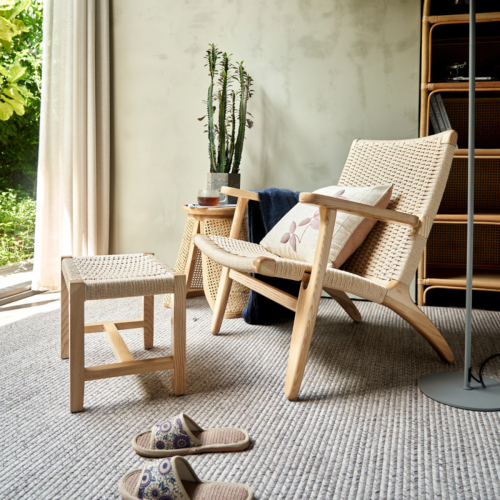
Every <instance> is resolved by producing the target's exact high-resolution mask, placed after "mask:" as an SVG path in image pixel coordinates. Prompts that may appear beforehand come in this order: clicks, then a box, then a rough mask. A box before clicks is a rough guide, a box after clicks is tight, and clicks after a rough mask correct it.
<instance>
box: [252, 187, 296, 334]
mask: <svg viewBox="0 0 500 500" xmlns="http://www.w3.org/2000/svg"><path fill="white" fill-rule="evenodd" d="M258 193H259V199H260V202H257V201H250V202H249V203H248V240H249V241H250V242H251V243H260V242H261V241H262V239H263V238H264V236H265V235H266V234H267V233H268V232H269V231H271V229H272V228H273V227H274V226H275V225H276V224H277V223H278V222H279V221H280V219H281V218H282V217H283V216H284V215H285V214H286V213H287V212H289V211H290V210H291V209H292V208H293V207H294V206H295V205H296V204H297V203H298V202H299V193H298V192H297V193H294V192H293V191H290V190H288V189H276V188H269V189H264V190H262V191H258ZM252 276H254V277H255V278H257V279H259V280H260V281H263V282H264V283H269V284H270V285H272V286H274V287H276V288H279V289H280V290H283V291H284V292H287V293H289V294H291V295H295V297H298V295H299V289H300V282H299V281H291V280H285V279H282V278H271V277H269V276H263V275H261V274H252ZM242 316H243V319H244V320H245V322H246V323H249V324H250V325H270V324H272V323H278V322H281V321H285V320H288V319H291V318H293V317H294V316H295V313H294V312H293V311H290V309H287V308H286V307H283V306H281V305H280V304H277V303H276V302H274V301H272V300H270V299H268V298H267V297H264V296H263V295H260V294H258V293H256V292H254V291H253V290H251V291H250V297H249V298H248V304H247V306H246V307H245V309H244V311H243V314H242Z"/></svg>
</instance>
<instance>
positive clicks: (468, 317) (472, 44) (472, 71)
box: [464, 0, 476, 390]
mask: <svg viewBox="0 0 500 500" xmlns="http://www.w3.org/2000/svg"><path fill="white" fill-rule="evenodd" d="M475 125H476V3H475V0H470V7H469V169H468V181H469V182H468V192H467V287H466V289H467V292H466V302H465V366H464V389H467V390H471V386H470V372H471V350H472V270H473V250H474V147H475V135H474V133H475Z"/></svg>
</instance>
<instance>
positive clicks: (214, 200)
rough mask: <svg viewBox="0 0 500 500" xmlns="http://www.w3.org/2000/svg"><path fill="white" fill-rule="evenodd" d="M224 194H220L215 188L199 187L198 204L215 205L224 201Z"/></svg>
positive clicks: (203, 205)
mask: <svg viewBox="0 0 500 500" xmlns="http://www.w3.org/2000/svg"><path fill="white" fill-rule="evenodd" d="M226 199H227V197H226V195H225V194H220V193H219V191H217V189H200V190H199V191H198V205H201V206H202V207H216V206H217V205H218V204H219V203H225V202H226Z"/></svg>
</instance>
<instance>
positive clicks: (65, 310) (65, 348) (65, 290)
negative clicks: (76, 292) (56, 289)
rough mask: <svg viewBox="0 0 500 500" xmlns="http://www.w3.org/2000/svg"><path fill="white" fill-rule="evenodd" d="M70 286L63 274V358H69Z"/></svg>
mask: <svg viewBox="0 0 500 500" xmlns="http://www.w3.org/2000/svg"><path fill="white" fill-rule="evenodd" d="M68 312H69V302H68V286H67V285H66V280H65V279H64V276H63V273H62V272H61V358H62V359H67V358H69V315H68Z"/></svg>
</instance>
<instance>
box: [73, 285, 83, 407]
mask: <svg viewBox="0 0 500 500" xmlns="http://www.w3.org/2000/svg"><path fill="white" fill-rule="evenodd" d="M84 311H85V284H84V282H83V281H72V282H70V283H69V399H70V411H71V412H75V411H82V410H83V391H84V387H85V379H84V367H85V341H84V336H85V335H84V331H85V327H84V320H85V317H84V316H85V312H84Z"/></svg>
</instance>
